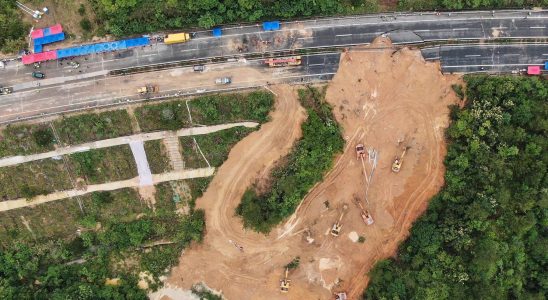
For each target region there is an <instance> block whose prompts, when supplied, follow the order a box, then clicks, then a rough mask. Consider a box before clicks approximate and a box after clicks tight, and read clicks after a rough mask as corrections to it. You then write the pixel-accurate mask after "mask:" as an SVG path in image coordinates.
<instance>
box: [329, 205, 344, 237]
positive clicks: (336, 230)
mask: <svg viewBox="0 0 548 300" xmlns="http://www.w3.org/2000/svg"><path fill="white" fill-rule="evenodd" d="M346 208H347V206H346V204H345V205H344V206H343V211H342V212H341V215H340V216H339V220H337V222H336V223H335V224H333V227H331V232H330V233H331V235H332V236H339V233H340V232H341V228H342V224H341V221H342V218H343V216H344V211H345V210H346Z"/></svg>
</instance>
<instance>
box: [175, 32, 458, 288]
mask: <svg viewBox="0 0 548 300" xmlns="http://www.w3.org/2000/svg"><path fill="white" fill-rule="evenodd" d="M382 46H385V47H386V49H385V50H378V49H377V50H371V49H368V48H364V49H363V51H362V50H359V49H358V50H356V51H353V52H351V53H350V57H349V58H348V59H347V58H345V57H344V56H343V58H342V62H341V68H340V69H339V72H338V73H337V75H336V76H335V78H334V80H333V81H332V82H331V83H330V84H329V87H328V90H327V96H326V99H327V101H328V102H329V103H331V104H332V105H333V107H334V113H335V116H336V118H337V120H338V121H339V122H340V124H341V125H342V127H343V135H344V137H345V139H346V141H347V145H346V148H345V151H344V154H343V155H341V156H339V157H337V158H336V162H335V166H334V168H333V169H332V170H331V171H330V172H329V173H328V174H327V175H326V177H325V179H324V181H323V182H321V183H319V184H318V185H317V186H316V187H314V188H313V189H312V190H311V192H310V193H309V195H308V196H307V197H306V198H305V200H304V201H303V203H302V204H301V206H300V207H299V208H298V210H297V212H296V213H295V214H294V215H293V216H292V217H291V218H289V219H288V220H287V222H286V223H285V224H282V225H280V226H278V228H276V229H274V230H273V231H272V232H271V233H270V234H269V235H266V236H265V235H260V234H257V233H254V232H251V231H247V230H243V229H242V224H241V221H240V219H239V218H237V217H235V216H234V209H235V207H236V206H237V205H238V203H239V202H240V199H241V196H242V194H243V192H244V191H245V189H246V188H247V187H248V186H250V185H251V184H252V183H253V182H254V181H255V180H256V179H257V178H261V177H264V176H266V175H267V174H268V171H269V168H270V167H272V164H273V163H274V162H275V160H276V159H277V158H278V157H280V156H282V155H284V154H285V153H287V152H288V151H289V149H290V147H291V145H292V144H293V142H294V141H295V140H296V139H297V138H298V137H299V135H300V132H299V131H300V128H299V125H300V123H301V121H302V120H303V113H302V108H300V107H299V105H298V104H297V102H296V101H297V100H296V95H295V93H294V92H293V91H292V90H293V88H292V87H287V86H277V87H275V90H274V91H275V92H276V93H277V94H278V95H279V97H278V100H277V101H278V102H277V104H276V111H275V112H274V113H273V114H272V121H271V122H269V123H267V124H265V125H263V126H262V128H261V129H260V130H259V131H257V132H254V133H252V134H251V135H249V136H248V137H246V138H245V139H243V140H242V141H241V142H240V143H239V144H238V145H236V147H234V148H233V149H232V151H231V153H230V156H229V158H228V160H227V161H226V162H225V163H224V164H223V165H222V166H221V167H220V168H219V170H218V173H217V175H216V177H215V178H214V179H213V181H212V183H211V185H210V187H209V188H208V190H207V191H206V193H205V194H204V196H203V197H202V198H201V199H199V200H198V201H197V205H198V207H200V208H203V209H205V211H206V222H207V225H206V226H207V232H206V236H205V240H204V242H203V244H201V245H194V246H192V247H191V248H190V249H188V250H187V251H185V253H184V254H183V255H182V257H181V261H180V264H179V266H178V267H176V268H174V269H173V270H172V272H171V276H170V279H169V283H170V284H171V286H172V287H173V286H179V287H182V288H189V287H190V286H191V285H192V284H194V283H197V282H200V281H204V282H205V283H206V284H207V285H208V286H210V287H212V288H214V289H216V290H221V291H222V292H223V294H224V295H225V297H226V298H227V299H329V298H330V297H331V296H332V293H333V292H337V291H346V292H347V293H348V295H349V296H350V299H357V298H358V297H359V296H360V295H361V293H362V292H363V289H364V288H365V286H366V284H367V280H368V278H367V272H368V271H369V270H370V268H371V267H372V266H373V265H374V263H375V262H376V261H378V260H379V259H381V258H385V257H389V256H391V255H393V254H394V253H395V251H396V249H397V245H398V244H399V243H400V242H401V241H402V240H403V239H404V238H405V237H406V236H407V234H408V230H409V227H410V226H411V224H412V222H413V221H414V220H415V219H416V218H417V217H418V216H419V215H420V214H421V213H422V212H423V211H424V210H425V208H426V206H427V203H428V200H429V199H430V198H431V197H432V196H433V195H434V194H435V193H437V191H438V190H439V189H440V187H441V186H442V184H443V173H444V169H443V157H444V155H445V144H444V141H443V130H444V128H445V127H446V126H447V124H448V117H447V114H448V109H447V106H448V105H449V104H451V103H455V102H456V101H457V98H456V96H455V95H454V94H453V92H452V91H451V88H450V85H451V83H453V82H456V81H457V78H454V77H451V78H450V77H444V76H442V75H441V74H440V72H439V67H438V66H437V65H433V64H425V63H424V61H423V60H422V58H421V56H420V53H419V52H417V51H410V50H407V49H403V50H401V51H398V52H395V53H394V49H392V48H391V45H390V44H389V42H387V41H382V40H381V41H377V42H376V43H375V44H374V45H373V47H375V48H378V47H382ZM358 142H362V143H364V144H365V146H366V147H371V148H375V149H376V150H377V151H378V153H379V156H378V166H377V168H376V170H375V173H374V176H373V178H372V182H371V184H370V189H369V194H368V195H369V196H368V199H369V201H368V202H365V201H364V198H365V196H364V177H363V176H362V166H361V163H360V162H359V161H357V160H356V157H355V151H354V146H355V145H356V144H357V143H358ZM405 146H408V147H410V148H409V150H408V152H407V154H406V156H405V159H404V162H403V166H402V169H401V172H399V173H397V174H396V173H393V172H392V171H391V170H390V167H391V164H392V162H393V159H394V157H395V156H396V155H399V154H401V151H402V148H403V147H405ZM366 169H367V171H368V172H370V171H371V168H370V166H369V165H368V166H367V168H366ZM354 197H357V198H359V199H360V200H361V201H362V203H363V204H364V205H366V208H367V209H369V211H370V212H371V213H372V215H373V218H374V219H375V224H373V225H371V226H366V225H365V224H364V223H363V221H362V219H361V217H360V214H359V210H358V209H357V208H356V205H354V204H353V203H352V201H353V198H354ZM344 207H346V209H345V208H344ZM343 211H344V212H345V215H344V217H343V219H342V225H343V227H342V230H341V234H340V235H339V236H338V237H333V236H331V235H330V234H329V230H330V228H331V226H332V225H333V223H334V222H335V221H336V220H337V219H338V218H339V215H340V214H341V213H342V212H343ZM360 236H361V237H364V238H365V242H364V243H359V242H357V239H358V237H360ZM231 241H232V243H231ZM234 243H236V244H237V245H241V246H243V251H240V250H239V249H237V247H235V245H234ZM296 256H300V258H301V263H300V266H299V267H298V268H297V269H296V270H294V271H292V272H291V273H290V279H291V280H292V287H291V290H290V292H289V293H288V294H281V293H280V292H279V291H278V286H279V279H280V278H281V277H282V275H283V268H284V265H286V264H287V263H289V262H290V261H291V260H292V259H293V258H294V257H296Z"/></svg>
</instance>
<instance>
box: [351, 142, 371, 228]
mask: <svg viewBox="0 0 548 300" xmlns="http://www.w3.org/2000/svg"><path fill="white" fill-rule="evenodd" d="M356 159H360V160H361V163H362V170H363V176H364V177H365V181H366V182H367V184H369V182H368V179H367V174H366V171H365V162H364V160H365V146H364V145H363V144H358V145H356ZM365 197H366V199H367V189H366V192H365ZM354 200H355V202H356V204H357V205H358V207H359V209H360V217H361V218H362V220H363V222H364V223H365V225H372V224H373V223H374V221H373V217H372V216H371V214H370V213H369V210H367V209H364V208H363V205H362V203H361V201H360V199H359V198H358V197H355V198H354Z"/></svg>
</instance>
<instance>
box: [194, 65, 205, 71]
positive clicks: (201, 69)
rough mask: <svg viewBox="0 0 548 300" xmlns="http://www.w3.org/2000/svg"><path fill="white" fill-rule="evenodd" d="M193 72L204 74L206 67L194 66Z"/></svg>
mask: <svg viewBox="0 0 548 300" xmlns="http://www.w3.org/2000/svg"><path fill="white" fill-rule="evenodd" d="M192 70H193V71H194V72H203V71H205V66H204V65H195V66H192Z"/></svg>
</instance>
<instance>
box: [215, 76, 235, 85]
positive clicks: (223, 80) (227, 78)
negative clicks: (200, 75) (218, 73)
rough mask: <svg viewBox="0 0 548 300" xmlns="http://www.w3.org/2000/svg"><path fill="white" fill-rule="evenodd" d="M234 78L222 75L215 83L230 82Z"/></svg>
mask: <svg viewBox="0 0 548 300" xmlns="http://www.w3.org/2000/svg"><path fill="white" fill-rule="evenodd" d="M230 83H232V79H231V78H230V77H220V78H217V79H215V84H230Z"/></svg>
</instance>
